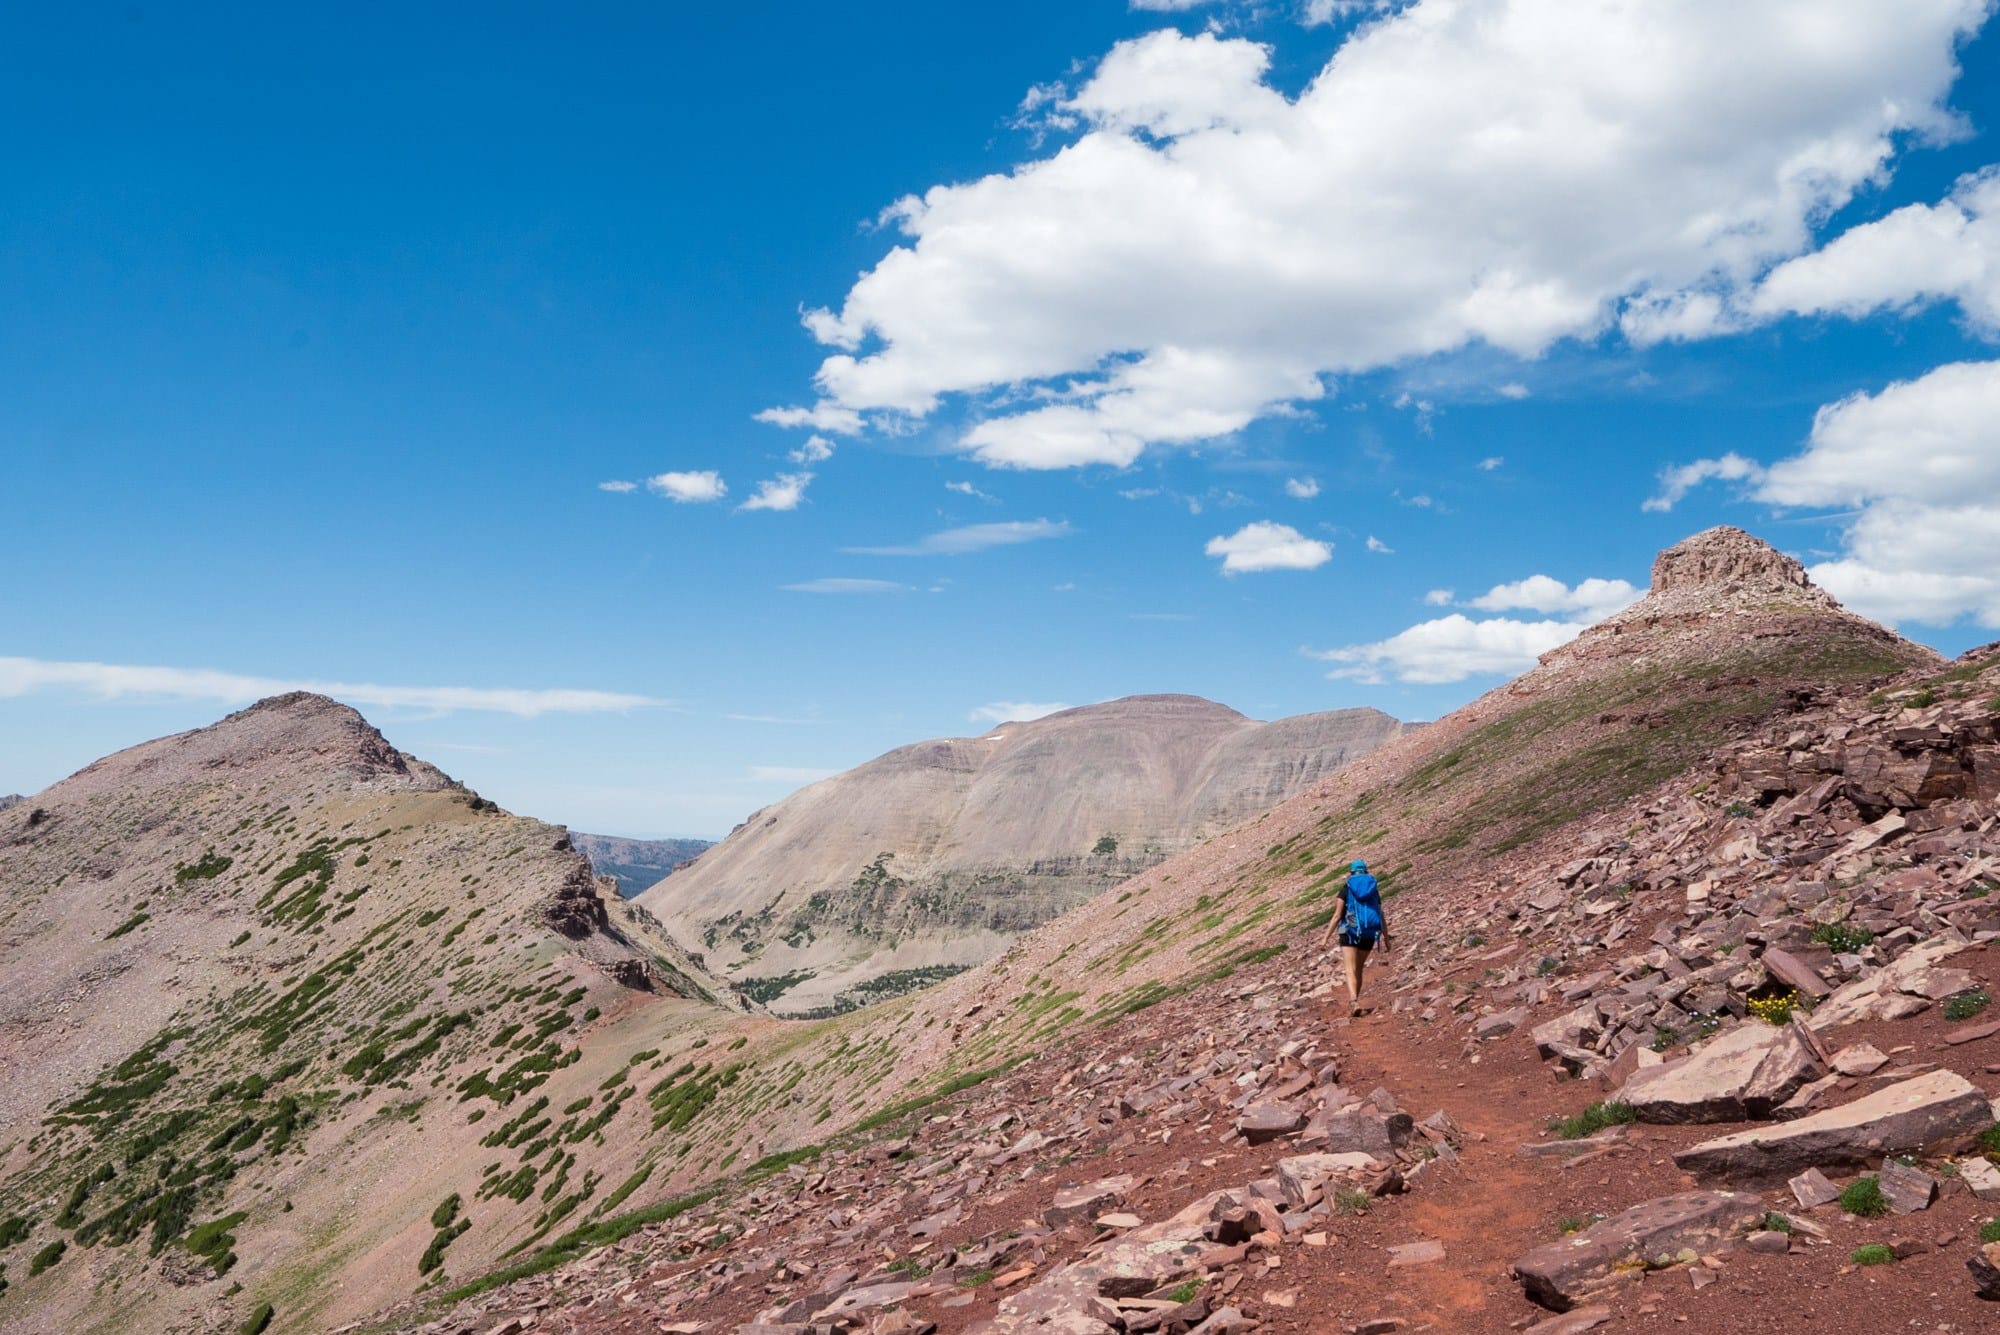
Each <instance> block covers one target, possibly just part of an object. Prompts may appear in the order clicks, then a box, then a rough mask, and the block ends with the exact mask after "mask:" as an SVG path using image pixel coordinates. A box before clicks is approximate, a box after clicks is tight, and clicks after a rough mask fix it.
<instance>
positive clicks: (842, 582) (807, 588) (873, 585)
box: [778, 578, 909, 593]
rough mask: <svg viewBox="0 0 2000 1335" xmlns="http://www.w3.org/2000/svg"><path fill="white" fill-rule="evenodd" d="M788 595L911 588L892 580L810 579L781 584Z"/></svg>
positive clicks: (879, 591)
mask: <svg viewBox="0 0 2000 1335" xmlns="http://www.w3.org/2000/svg"><path fill="white" fill-rule="evenodd" d="M778 587H779V588H780V589H782V590H784V591H785V592H786V593H897V592H900V591H901V590H903V589H905V588H907V587H909V586H908V585H904V584H898V583H896V581H894V580H892V579H838V578H835V579H809V580H806V581H805V582H803V583H800V584H780V585H779V586H778Z"/></svg>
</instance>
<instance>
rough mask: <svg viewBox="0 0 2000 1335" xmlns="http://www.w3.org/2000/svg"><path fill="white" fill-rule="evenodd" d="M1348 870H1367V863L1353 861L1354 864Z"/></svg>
mask: <svg viewBox="0 0 2000 1335" xmlns="http://www.w3.org/2000/svg"><path fill="white" fill-rule="evenodd" d="M1350 870H1352V871H1367V870H1368V864H1367V863H1365V862H1357V863H1355V864H1354V866H1353V867H1352V868H1350Z"/></svg>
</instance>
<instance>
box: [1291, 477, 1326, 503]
mask: <svg viewBox="0 0 2000 1335" xmlns="http://www.w3.org/2000/svg"><path fill="white" fill-rule="evenodd" d="M1285 495H1287V496H1289V497H1291V498H1292V499H1293V500H1295V501H1309V500H1311V499H1312V498H1313V497H1315V496H1317V495H1319V480H1318V479H1317V478H1310V477H1288V478H1286V479H1285Z"/></svg>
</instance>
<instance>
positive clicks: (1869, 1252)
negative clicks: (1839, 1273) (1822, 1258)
mask: <svg viewBox="0 0 2000 1335" xmlns="http://www.w3.org/2000/svg"><path fill="white" fill-rule="evenodd" d="M1847 1259H1848V1260H1850V1261H1852V1262H1854V1264H1856V1265H1894V1264H1895V1263H1896V1253H1894V1252H1892V1251H1890V1250H1889V1249H1888V1248H1887V1247H1886V1246H1884V1245H1883V1244H1881V1243H1879V1242H1871V1243H1869V1244H1868V1245H1867V1246H1866V1247H1856V1248H1855V1249H1854V1250H1853V1251H1851V1252H1849V1253H1848V1254H1847Z"/></svg>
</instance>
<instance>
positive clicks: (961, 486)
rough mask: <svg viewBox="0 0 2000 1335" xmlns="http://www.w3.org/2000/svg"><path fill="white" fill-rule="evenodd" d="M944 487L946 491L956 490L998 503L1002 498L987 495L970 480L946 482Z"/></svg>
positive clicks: (981, 499) (979, 499)
mask: <svg viewBox="0 0 2000 1335" xmlns="http://www.w3.org/2000/svg"><path fill="white" fill-rule="evenodd" d="M944 489H945V490H946V491H955V492H957V493H958V494H959V495H961V496H970V497H972V499H974V500H976V501H993V502H996V503H997V502H998V501H999V499H1000V498H999V497H998V496H989V495H987V494H986V493H985V492H983V491H981V490H980V489H979V488H977V487H975V486H973V485H972V484H971V483H970V482H947V483H945V484H944Z"/></svg>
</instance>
